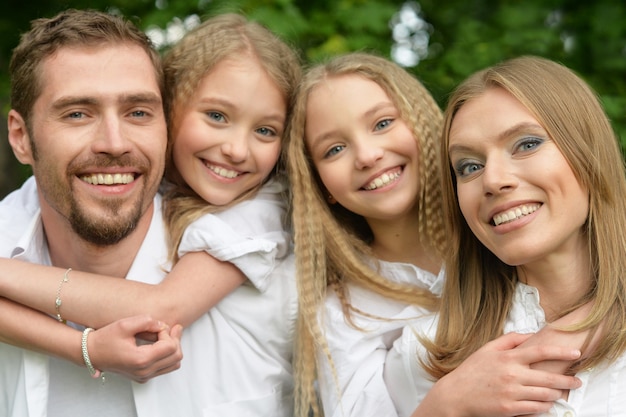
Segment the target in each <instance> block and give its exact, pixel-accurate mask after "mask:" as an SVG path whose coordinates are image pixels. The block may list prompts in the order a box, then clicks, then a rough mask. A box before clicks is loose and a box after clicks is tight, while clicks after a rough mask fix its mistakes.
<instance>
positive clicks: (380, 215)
mask: <svg viewBox="0 0 626 417" xmlns="http://www.w3.org/2000/svg"><path fill="white" fill-rule="evenodd" d="M305 137H306V139H305V142H306V146H307V148H308V150H309V152H310V154H311V156H312V159H313V163H314V164H315V168H316V169H317V171H318V173H319V176H320V178H321V180H322V182H323V183H324V186H325V187H326V189H327V191H328V192H329V193H330V195H332V197H333V198H334V199H335V200H336V201H337V202H338V203H339V204H341V205H342V206H343V207H345V208H346V209H348V210H350V211H352V212H354V213H356V214H359V215H361V216H363V217H364V218H365V219H366V220H367V221H368V222H372V221H383V222H389V221H397V220H399V219H401V218H403V217H406V216H407V215H409V216H414V210H415V209H416V206H417V204H416V202H417V199H418V195H419V183H418V178H419V176H418V175H419V171H418V166H419V158H418V157H419V154H418V149H417V143H416V141H415V138H414V137H413V134H412V132H411V130H410V129H409V127H408V126H407V125H406V123H405V122H404V121H403V120H402V119H400V114H399V112H398V109H397V108H396V107H395V105H394V104H393V102H392V101H391V100H390V98H389V97H388V96H387V94H386V93H385V91H384V90H383V89H382V88H381V87H380V86H379V85H378V84H377V83H375V82H374V81H371V80H369V79H366V78H364V77H362V76H359V75H354V74H349V75H342V76H336V77H331V78H328V79H327V80H325V81H324V82H323V83H321V84H319V85H318V86H317V87H315V89H314V90H313V91H312V92H311V94H310V96H309V99H308V101H307V113H306V128H305Z"/></svg>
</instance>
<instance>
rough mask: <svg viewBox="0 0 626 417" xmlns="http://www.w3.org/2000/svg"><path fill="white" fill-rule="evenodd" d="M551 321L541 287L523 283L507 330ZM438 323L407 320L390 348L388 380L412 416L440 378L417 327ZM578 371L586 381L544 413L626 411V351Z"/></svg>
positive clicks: (426, 331) (590, 416)
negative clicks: (429, 367)
mask: <svg viewBox="0 0 626 417" xmlns="http://www.w3.org/2000/svg"><path fill="white" fill-rule="evenodd" d="M545 324H546V323H545V315H544V312H543V309H542V308H541V306H540V304H539V293H538V291H537V289H536V288H534V287H531V286H528V285H525V284H522V283H518V284H517V287H516V289H515V294H514V297H513V305H512V308H511V311H510V312H509V315H508V317H507V320H506V322H505V328H504V333H510V332H518V333H535V332H537V331H539V330H540V329H541V328H542V327H543V326H545ZM436 325H437V319H436V317H435V316H432V315H431V316H430V317H425V318H422V319H420V320H418V321H416V322H415V323H413V324H411V325H409V326H407V327H406V328H405V329H404V331H403V333H402V337H401V338H399V339H398V340H397V341H396V343H394V347H393V349H392V350H391V351H390V352H389V355H388V357H387V365H386V368H385V381H386V383H387V388H388V389H389V391H390V392H392V393H393V400H394V402H395V404H396V407H397V408H398V415H399V416H410V415H411V413H413V411H414V410H415V408H417V406H418V405H419V404H420V402H421V401H422V399H423V398H424V396H425V395H426V393H427V392H428V390H429V389H430V388H431V387H432V386H433V384H434V382H433V381H432V380H431V377H430V375H428V374H427V373H426V372H425V371H424V370H423V368H422V367H421V366H420V365H419V363H418V360H417V358H418V357H422V358H425V351H424V348H423V346H422V345H421V343H419V341H418V339H417V337H416V332H417V334H422V335H426V336H427V337H430V338H433V337H434V335H435V330H436ZM576 376H577V377H578V378H580V379H581V380H582V383H583V385H582V387H581V388H578V389H576V390H571V391H570V393H569V396H568V399H567V401H565V400H558V401H557V402H556V403H555V404H554V406H553V407H552V408H551V410H550V411H549V412H548V413H545V414H542V416H546V417H549V416H558V417H599V416H612V417H626V354H622V355H621V356H620V357H619V358H618V359H617V360H616V361H615V362H613V363H611V364H608V363H606V364H602V365H600V366H596V367H595V368H593V369H590V370H585V371H582V372H579V373H578V374H576Z"/></svg>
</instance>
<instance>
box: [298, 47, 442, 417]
mask: <svg viewBox="0 0 626 417" xmlns="http://www.w3.org/2000/svg"><path fill="white" fill-rule="evenodd" d="M346 90H347V91H346ZM333 91H334V92H336V93H337V94H333ZM350 91H352V92H354V94H355V97H357V98H356V99H355V100H356V101H357V103H355V102H353V101H351V100H350V99H349V97H350V96H351V93H350ZM364 91H367V92H371V93H372V94H373V95H369V94H365V93H364ZM359 94H361V95H359ZM325 108H326V109H327V113H320V112H323V111H324V109H325ZM342 120H343V122H342ZM344 122H345V124H343V123H344ZM441 122H442V116H441V111H440V109H439V107H438V106H437V103H436V102H435V101H434V100H433V98H432V96H431V95H430V94H429V93H428V91H427V90H426V89H425V88H424V87H423V86H422V84H421V83H420V82H419V81H418V80H416V79H415V78H414V77H412V76H411V75H409V74H408V73H407V72H406V71H405V70H403V69H402V68H400V67H399V66H397V65H395V64H394V63H392V62H390V61H388V60H386V59H383V58H380V57H377V56H373V55H369V54H363V53H354V54H348V55H345V56H341V57H338V58H335V59H332V60H331V61H330V62H328V63H326V64H323V65H319V66H316V67H314V68H312V69H310V70H309V71H308V72H307V73H306V75H305V76H304V79H303V81H302V83H301V84H300V86H299V88H298V92H297V95H296V100H295V104H294V107H293V116H292V119H291V122H290V128H289V143H288V146H287V162H288V167H289V171H288V172H289V178H290V181H291V183H292V193H293V196H292V198H293V213H292V220H293V227H294V233H295V253H296V259H297V277H298V291H299V308H300V312H299V317H298V338H297V343H296V362H295V370H296V377H297V382H296V383H297V386H296V415H297V416H307V415H308V412H309V409H312V412H313V413H314V415H320V407H319V404H318V400H317V395H316V381H317V383H318V384H319V389H320V393H321V401H322V405H323V409H324V414H325V415H327V416H348V415H355V416H357V415H358V416H365V415H379V416H382V415H390V413H393V412H394V411H393V404H392V403H391V401H390V399H389V395H388V394H387V392H386V389H385V388H384V385H383V382H382V368H383V365H384V357H385V354H386V350H387V349H388V348H389V347H390V346H391V343H392V342H393V339H394V338H396V337H397V336H398V335H399V333H400V329H401V327H402V325H403V324H405V323H406V320H407V319H409V318H414V317H415V316H419V315H421V314H423V313H424V312H426V311H430V310H433V309H435V308H436V306H437V302H438V300H437V293H438V291H439V286H440V285H441V280H442V274H441V272H440V266H441V265H440V259H441V255H442V251H443V250H444V234H443V225H442V218H441V216H440V215H439V213H440V212H441V210H442V206H441V192H440V186H439V179H440V171H439V168H438V167H439V162H438V147H439V145H438V137H439V132H440V129H441ZM319 129H322V131H320V130H319ZM357 129H358V130H359V132H360V133H356V130H357ZM377 135H378V136H377ZM381 135H382V136H381ZM375 137H379V140H378V143H377V142H376V139H374V138H375ZM366 138H367V139H366ZM362 140H367V141H369V142H368V143H369V144H368V145H366V144H365V143H364V142H363V141H362ZM396 141H397V142H398V143H400V142H402V146H404V147H405V148H406V150H402V151H400V150H398V149H393V148H389V147H387V144H393V143H395V142H396ZM333 148H334V150H333V151H331V154H332V155H330V158H328V157H327V156H328V152H327V150H328V149H333ZM364 148H367V149H372V150H375V152H379V153H380V155H379V157H378V156H374V157H373V159H375V160H372V161H369V162H368V161H366V159H367V158H368V156H365V155H361V156H359V155H357V153H358V149H364ZM404 153H406V154H407V155H404ZM394 155H395V156H394ZM388 156H389V157H388ZM394 158H395V159H394ZM329 161H330V162H331V163H332V164H334V163H335V161H339V162H338V164H337V165H334V168H333V166H332V164H330V165H328V164H327V163H328V162H329ZM342 161H346V163H345V164H344V163H343V162H342ZM398 161H401V163H400V162H398ZM341 164H342V165H341ZM340 165H341V166H340ZM392 166H393V168H392V169H391V167H392ZM335 168H336V169H335ZM388 169H390V172H389V173H387V176H384V174H383V175H381V172H382V171H385V170H388ZM381 170H382V171H381ZM376 173H378V174H376ZM353 175H365V176H367V177H368V178H370V179H371V181H373V182H374V183H375V182H376V180H375V177H379V178H377V179H378V180H379V181H380V182H381V183H380V184H379V186H378V188H377V189H376V190H373V188H376V187H375V186H374V185H370V186H368V187H369V188H371V190H370V194H371V195H372V196H374V195H376V196H378V197H377V198H379V199H384V198H385V197H384V195H385V194H384V193H385V192H386V193H387V194H388V195H390V196H393V199H396V200H397V201H400V200H401V201H402V203H401V205H402V207H403V208H402V210H404V212H403V213H398V212H395V211H394V210H395V209H394V208H391V207H386V208H385V207H381V208H380V211H379V212H376V213H374V212H368V211H367V208H366V207H365V206H364V205H363V204H360V203H357V204H355V205H351V204H349V203H348V202H347V201H346V200H344V197H345V196H344V195H343V193H344V191H343V190H342V188H341V187H342V186H338V187H337V188H333V189H332V190H331V189H329V187H328V184H327V180H329V178H332V177H333V176H334V177H335V178H337V179H343V178H349V177H352V176H353ZM390 183H393V184H390ZM394 184H395V185H394ZM398 184H401V186H399V185H398ZM362 185H365V184H362ZM385 190H387V191H385ZM366 192H367V191H363V193H366ZM345 198H346V199H347V200H349V197H345ZM390 198H392V197H390ZM394 201H395V200H394ZM376 204H382V203H381V202H380V201H379V202H378V203H376ZM385 211H389V214H388V215H386V214H385ZM385 230H388V231H391V230H394V234H395V233H396V232H397V234H395V237H393V236H390V235H389V234H388V232H386V231H385Z"/></svg>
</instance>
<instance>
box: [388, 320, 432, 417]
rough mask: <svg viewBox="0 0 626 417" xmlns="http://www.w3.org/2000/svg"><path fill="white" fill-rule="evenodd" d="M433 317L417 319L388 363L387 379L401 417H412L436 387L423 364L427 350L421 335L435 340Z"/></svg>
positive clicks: (406, 328) (392, 349)
mask: <svg viewBox="0 0 626 417" xmlns="http://www.w3.org/2000/svg"><path fill="white" fill-rule="evenodd" d="M436 322H437V320H435V319H434V316H433V315H430V316H425V317H423V318H421V319H418V320H417V321H416V322H415V323H412V324H411V325H407V326H405V327H404V329H403V330H402V336H401V337H399V338H398V339H396V341H395V342H394V344H393V347H392V348H391V349H390V350H389V352H388V354H387V358H386V361H385V370H384V380H385V384H386V386H387V390H388V392H389V393H390V395H391V398H392V399H393V402H394V404H395V407H396V409H397V410H398V416H399V417H409V416H410V415H411V414H413V411H415V409H416V408H417V406H418V405H419V404H420V403H421V402H422V400H423V399H424V397H425V396H426V393H428V391H429V390H430V389H431V388H432V386H433V385H434V381H433V378H432V377H431V376H430V375H429V374H428V373H427V372H426V371H425V370H424V368H423V367H422V366H421V365H420V360H419V358H421V359H422V360H423V359H425V358H426V350H425V349H424V347H423V345H422V344H421V343H420V341H419V339H418V336H417V335H418V334H422V335H426V336H427V337H431V338H432V337H433V336H434V331H435V330H436V326H437V325H436Z"/></svg>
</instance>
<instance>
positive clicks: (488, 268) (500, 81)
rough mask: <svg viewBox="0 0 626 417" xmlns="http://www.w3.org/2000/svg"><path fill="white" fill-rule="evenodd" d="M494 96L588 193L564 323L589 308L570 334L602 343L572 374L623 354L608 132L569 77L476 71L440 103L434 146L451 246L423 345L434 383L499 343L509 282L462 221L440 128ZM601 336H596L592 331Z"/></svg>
mask: <svg viewBox="0 0 626 417" xmlns="http://www.w3.org/2000/svg"><path fill="white" fill-rule="evenodd" d="M491 88H502V89H504V90H506V91H508V92H509V93H510V94H512V95H513V96H514V97H515V98H516V99H517V100H519V101H520V103H522V104H523V105H524V106H525V107H526V108H527V109H528V110H529V111H530V112H531V113H532V114H533V116H534V117H535V118H536V119H537V121H538V122H539V123H540V124H541V125H542V126H543V128H544V129H545V130H546V132H548V134H549V135H550V138H551V139H552V140H553V141H554V142H555V143H556V145H557V146H558V148H559V149H560V151H561V153H562V154H563V156H564V157H565V159H566V160H567V161H568V163H569V165H570V166H571V168H572V170H573V171H574V174H575V175H576V177H577V179H578V181H580V183H581V185H582V186H583V187H585V188H586V189H587V190H589V194H590V195H589V214H588V218H587V222H586V224H585V226H584V233H585V235H586V236H587V239H588V242H589V245H588V246H589V251H590V253H589V256H590V260H591V262H590V264H591V271H592V274H593V277H592V278H593V283H592V285H591V286H590V288H589V289H588V291H587V293H586V294H585V296H584V297H582V298H581V299H580V300H572V303H571V306H570V308H569V309H568V310H566V311H562V312H561V314H562V315H565V314H567V313H568V312H570V311H572V310H573V309H575V308H577V307H579V306H581V305H582V304H584V303H586V302H588V301H591V300H595V303H594V307H593V309H592V311H591V314H590V315H589V317H588V318H587V319H585V320H584V321H582V322H581V323H578V324H577V325H575V326H572V327H571V328H570V330H576V329H578V330H580V329H591V333H593V332H594V331H596V330H598V329H599V330H600V331H602V332H603V334H604V337H603V338H602V341H601V342H600V343H599V346H598V347H597V348H596V349H595V351H594V352H593V353H592V354H591V355H590V356H589V357H588V358H586V359H584V360H583V361H582V362H581V363H579V364H577V365H575V366H574V367H573V368H572V370H573V371H577V370H579V369H582V368H585V367H588V366H594V365H596V364H597V363H599V362H600V361H602V360H605V359H613V358H616V357H617V356H618V355H619V354H620V353H622V352H624V349H625V348H626V253H625V251H626V204H625V202H626V179H625V178H626V176H625V173H624V161H623V158H622V154H621V152H620V148H619V146H618V142H617V140H616V136H615V133H614V131H613V130H612V128H611V124H610V122H609V120H608V119H607V116H606V114H605V112H604V110H603V109H602V106H601V104H600V103H599V100H598V98H597V96H596V94H595V93H594V92H593V91H592V90H591V89H590V88H589V86H588V85H587V84H586V83H585V82H584V81H583V80H582V79H581V78H580V77H578V76H577V75H576V74H574V73H573V72H572V71H571V70H569V69H567V68H566V67H564V66H562V65H560V64H557V63H555V62H552V61H549V60H546V59H543V58H537V57H520V58H516V59H512V60H509V61H505V62H503V63H501V64H498V65H495V66H493V67H491V68H488V69H486V70H483V71H480V72H478V73H476V74H475V75H473V76H471V77H470V78H468V79H467V80H466V81H465V82H463V83H462V84H461V85H460V86H459V87H458V88H457V89H456V91H455V92H454V93H453V94H452V96H451V97H450V100H449V103H448V106H447V109H446V112H445V121H444V129H443V140H442V144H441V146H442V148H441V149H442V152H441V158H442V166H444V167H445V166H447V167H448V169H447V170H445V169H444V173H445V174H444V182H443V191H444V202H445V206H444V217H445V218H446V219H447V222H446V225H447V226H448V227H447V232H446V235H447V236H450V237H451V239H452V240H451V242H450V243H451V250H450V252H449V254H450V256H449V257H448V259H447V262H446V284H445V287H444V291H443V296H442V304H441V313H440V321H439V327H438V331H437V335H436V338H435V340H434V343H432V344H429V343H427V349H428V351H429V361H428V363H427V369H428V370H429V372H430V373H431V374H432V375H433V376H435V377H437V378H439V377H441V376H443V375H445V374H447V373H448V372H450V371H452V370H454V369H455V368H456V367H457V366H459V364H460V363H461V362H462V361H463V360H464V359H466V358H467V357H468V356H469V355H470V354H471V353H473V352H474V351H476V350H477V349H478V348H480V347H481V346H483V345H484V344H485V343H486V342H488V341H490V340H492V339H494V338H496V337H498V336H500V335H501V334H502V332H503V328H504V322H505V319H506V317H507V314H508V312H509V309H510V306H511V303H512V296H513V292H514V289H515V284H516V282H517V276H516V273H515V268H514V267H512V266H509V265H506V264H504V263H503V262H502V261H500V260H499V259H498V258H497V257H496V256H495V255H494V254H493V253H492V252H490V251H489V250H488V249H487V248H486V247H485V246H484V245H483V244H482V243H480V241H479V240H478V239H477V238H476V237H475V236H474V235H473V233H472V232H471V230H470V228H469V226H468V225H467V223H466V221H465V219H464V218H463V216H462V214H461V212H460V209H459V206H458V199H457V194H456V182H455V175H454V171H453V168H452V167H451V165H450V161H449V154H448V143H449V139H450V127H451V124H452V121H453V120H454V116H455V115H456V113H457V112H458V110H459V109H460V108H461V107H462V106H463V105H464V104H465V103H467V102H469V101H471V100H473V99H475V98H476V97H479V96H481V95H482V94H484V93H485V91H487V90H488V89H491ZM601 321H603V323H602V327H601V328H599V325H600V322H601Z"/></svg>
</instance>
